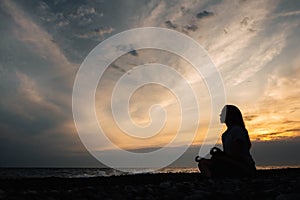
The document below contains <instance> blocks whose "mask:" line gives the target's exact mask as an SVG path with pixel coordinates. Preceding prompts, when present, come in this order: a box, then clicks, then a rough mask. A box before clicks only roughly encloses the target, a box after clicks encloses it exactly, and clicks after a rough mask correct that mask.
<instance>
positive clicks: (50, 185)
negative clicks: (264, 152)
mask: <svg viewBox="0 0 300 200" xmlns="http://www.w3.org/2000/svg"><path fill="white" fill-rule="evenodd" d="M299 188H300V168H286V169H271V170H257V173H256V174H255V176H254V177H249V178H224V179H209V178H206V177H203V176H202V175H201V174H200V173H155V174H135V175H120V176H110V177H92V178H59V177H48V178H18V179H3V178H2V179H0V199H120V198H121V199H199V198H204V199H262V198H263V199H300V191H299Z"/></svg>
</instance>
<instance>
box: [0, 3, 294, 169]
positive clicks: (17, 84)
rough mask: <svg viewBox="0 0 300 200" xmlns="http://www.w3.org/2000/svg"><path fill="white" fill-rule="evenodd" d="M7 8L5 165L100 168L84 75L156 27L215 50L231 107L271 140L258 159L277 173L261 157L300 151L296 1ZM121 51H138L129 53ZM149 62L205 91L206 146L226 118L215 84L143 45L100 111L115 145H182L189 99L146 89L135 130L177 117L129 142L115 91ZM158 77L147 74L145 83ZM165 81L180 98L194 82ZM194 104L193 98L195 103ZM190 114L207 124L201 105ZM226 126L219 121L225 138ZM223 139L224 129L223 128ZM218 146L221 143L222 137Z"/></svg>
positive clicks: (1, 128)
mask: <svg viewBox="0 0 300 200" xmlns="http://www.w3.org/2000/svg"><path fill="white" fill-rule="evenodd" d="M0 10H1V12H0V19H1V20H0V21H1V23H0V30H1V39H0V42H1V45H0V51H1V55H0V92H1V99H0V132H1V135H0V143H1V144H0V146H1V158H3V163H4V165H5V166H54V165H55V163H60V164H59V165H60V166H63V165H64V164H65V165H68V166H72V165H73V166H79V165H81V166H82V165H84V164H82V162H85V163H87V164H86V165H90V166H91V165H93V166H95V165H96V164H95V163H96V162H95V160H94V159H92V158H91V157H89V156H88V155H87V152H86V150H85V149H84V147H83V145H82V144H81V142H80V139H79V137H78V135H77V132H76V129H75V125H74V122H73V116H72V110H71V107H72V99H71V97H72V87H73V82H74V79H75V75H76V72H77V70H78V68H79V66H80V64H81V63H82V61H83V60H84V58H85V57H86V56H87V55H88V53H89V52H90V51H91V50H92V49H93V48H94V47H95V46H96V45H98V44H99V42H101V41H103V40H105V39H106V38H108V37H109V36H111V35H112V34H114V33H119V32H121V31H123V30H127V29H130V28H137V27H148V26H154V27H155V26H157V27H165V28H169V29H174V30H176V31H179V32H182V33H184V34H186V35H188V36H190V37H192V38H193V39H194V40H195V41H197V42H198V43H199V44H201V45H202V46H203V48H204V49H205V50H206V51H207V52H208V54H209V56H210V57H211V59H212V60H213V62H214V63H215V65H216V67H217V69H218V70H219V72H220V74H221V76H222V78H223V81H224V87H225V89H226V93H227V99H228V102H229V103H232V104H237V105H238V106H239V107H240V108H241V110H242V112H243V114H244V117H245V122H246V125H247V128H248V130H249V133H250V137H251V139H253V140H255V141H259V142H255V144H254V147H257V150H255V148H254V149H253V151H255V154H256V156H257V157H258V163H259V164H261V165H263V164H268V163H269V164H270V163H272V162H271V161H268V162H263V160H264V158H265V156H267V157H268V156H269V157H270V159H271V157H272V156H273V157H274V156H276V155H275V154H273V153H270V154H268V153H266V152H264V153H262V154H260V153H259V151H260V150H261V151H264V149H267V151H268V152H271V151H273V152H278V151H276V149H275V148H287V149H289V151H288V150H287V151H286V153H288V152H291V149H293V148H295V146H296V145H297V144H299V136H300V133H299V132H300V131H299V129H300V126H299V120H298V119H299V117H300V113H299V108H300V102H299V99H300V96H299V94H300V90H299V88H300V85H299V80H298V79H299V76H300V71H299V66H300V60H299V58H298V57H299V56H298V52H299V51H300V48H299V42H298V41H299V34H300V23H299V21H300V20H299V17H300V11H299V10H300V4H299V3H298V2H297V1H293V2H292V3H289V4H286V2H285V1H283V0H262V1H240V0H225V1H218V0H212V1H211V0H204V1H190V0H180V1H179V0H175V1H159V0H152V1H147V0H139V1H86V2H82V1H78V2H77V1H76V2H68V1H39V2H38V3H37V2H35V1H30V0H29V1H13V0H11V1H10V0H4V1H1V3H0ZM174 42H176V44H178V42H179V41H174ZM118 48H119V49H120V50H122V49H124V50H126V47H123V46H122V45H120V46H119V47H118ZM195 56H197V55H196V52H195ZM146 63H162V64H165V65H167V66H171V67H172V68H173V69H175V70H177V71H178V72H179V73H180V74H182V76H183V77H184V78H185V79H186V80H187V82H188V83H189V84H191V87H192V88H193V89H194V90H195V91H197V94H196V96H197V97H198V99H199V102H198V103H199V107H200V111H201V113H200V119H199V129H198V130H197V135H196V137H195V140H194V142H193V144H194V145H199V144H201V143H202V141H203V138H204V135H205V133H206V131H207V129H208V125H209V119H210V117H211V115H218V114H219V113H210V103H211V102H210V98H211V96H210V93H209V90H208V89H209V88H207V86H206V85H205V80H203V78H205V77H201V76H200V75H199V74H197V72H196V71H195V70H194V69H193V68H192V67H191V65H190V64H189V63H187V61H185V60H183V59H182V58H177V56H176V55H173V54H171V53H168V52H164V51H159V50H153V49H152V50H149V49H148V50H136V49H134V48H132V49H131V51H130V52H128V53H127V54H125V55H123V56H121V57H120V58H118V59H117V60H116V61H114V62H113V63H112V64H111V65H110V66H109V68H108V69H107V70H106V71H105V73H104V77H103V78H102V79H101V80H100V82H99V85H98V88H97V93H96V95H95V98H96V105H95V107H96V113H97V117H98V120H99V123H100V124H101V125H103V129H105V130H106V131H107V134H108V137H109V138H110V139H111V140H112V141H113V142H115V144H117V145H119V146H121V147H123V148H127V149H131V150H136V151H139V149H140V150H143V149H146V148H147V149H151V148H160V147H161V146H164V145H165V144H167V143H168V142H169V141H170V140H172V138H173V137H174V134H175V131H176V130H177V129H178V127H177V125H178V124H179V120H180V118H179V116H180V114H179V113H180V110H179V107H178V102H177V100H176V98H175V97H174V96H173V94H172V93H171V92H170V91H168V90H167V89H166V88H163V87H159V86H157V85H152V86H144V87H141V88H139V89H138V90H137V91H136V92H135V93H134V94H133V96H132V98H131V100H130V108H129V109H128V110H129V112H130V115H131V117H132V121H133V122H134V123H136V124H138V125H141V126H146V125H147V124H149V123H150V122H151V116H150V115H149V109H150V108H151V106H152V105H154V104H160V105H161V106H162V108H164V109H165V110H166V111H167V113H168V115H167V116H168V118H167V121H166V126H165V127H163V129H162V131H161V132H160V133H159V134H157V135H156V136H155V137H153V138H151V139H149V140H143V141H142V140H140V139H137V138H132V137H129V136H128V135H126V134H124V132H123V131H121V130H120V128H119V127H118V126H117V124H116V123H115V122H114V119H113V116H112V113H111V101H110V98H111V93H112V90H113V88H114V86H115V84H116V83H117V81H118V80H119V79H120V78H121V77H122V76H128V77H130V76H132V70H134V69H135V68H136V67H137V66H139V65H143V64H146ZM149 76H150V75H149V74H147V73H141V74H139V76H138V77H137V78H139V79H146V78H148V77H149ZM157 78H162V79H164V80H168V81H169V82H170V84H171V88H173V89H178V90H180V89H182V88H183V85H184V84H183V81H182V80H174V79H172V77H171V76H170V75H169V74H164V73H160V74H157ZM128 85H130V83H128ZM128 85H124V88H126V86H128ZM124 93H126V90H124ZM184 96H185V98H186V100H187V101H189V98H190V97H191V96H190V95H189V94H187V93H184ZM83 98H84V97H83ZM121 101H122V100H121V99H120V102H121ZM83 107H84V105H83ZM186 110H187V112H188V113H189V114H190V115H191V116H194V115H195V110H193V109H192V108H186ZM161 118H162V117H161ZM159 119H160V118H159ZM86 120H87V121H88V119H86ZM217 123H219V122H213V124H212V126H213V127H212V128H214V130H215V129H216V127H215V125H216V124H217ZM192 125H194V124H192V123H191V124H188V125H187V127H183V130H184V131H183V132H184V134H185V135H183V136H181V140H180V142H179V143H178V144H176V145H178V146H180V145H182V144H184V143H185V142H186V139H185V136H188V135H190V134H192V133H191V130H190V127H189V126H192ZM219 134H220V130H216V135H219ZM208 137H209V138H208V139H209V142H211V141H212V139H211V138H212V137H213V136H208ZM265 141H268V142H265ZM285 142H288V143H289V144H291V147H290V148H288V147H287V145H284V143H285ZM99 144H101V142H99ZM267 144H270V145H267ZM264 145H267V147H266V148H264V147H263V146H264ZM272 145H273V146H272ZM107 148H109V147H106V146H101V145H99V147H98V149H99V150H106V149H107ZM195 149H197V148H195ZM194 153H195V151H191V152H190V151H189V152H187V154H189V155H188V159H187V157H186V158H185V160H184V162H181V161H180V162H181V164H182V163H183V164H184V163H185V164H187V163H189V162H190V159H192V160H193V157H194ZM259 155H261V156H259ZM280 159H282V160H281V161H278V163H281V164H284V163H286V164H295V163H296V164H297V162H295V163H292V162H291V158H290V157H289V158H287V160H284V159H285V158H284V157H283V156H281V157H280ZM51 160H52V161H51ZM82 160H83V161H82ZM191 162H192V161H191ZM298 163H299V162H298ZM1 165H2V164H1Z"/></svg>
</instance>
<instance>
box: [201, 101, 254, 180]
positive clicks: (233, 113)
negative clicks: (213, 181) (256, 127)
mask: <svg viewBox="0 0 300 200" xmlns="http://www.w3.org/2000/svg"><path fill="white" fill-rule="evenodd" d="M220 121H221V123H225V124H226V126H227V130H226V131H225V132H224V133H223V134H222V143H223V150H224V151H223V152H222V151H221V150H219V149H217V148H213V149H212V151H211V154H212V157H211V159H205V158H202V159H200V160H199V163H198V167H199V169H200V171H201V173H203V174H204V175H205V176H208V177H224V176H249V175H252V174H253V173H254V172H255V170H256V169H255V162H254V160H253V158H252V156H251V154H250V148H251V142H250V138H249V135H248V131H247V129H246V128H245V124H244V121H243V117H242V114H241V111H240V110H239V109H238V108H237V107H236V106H234V105H226V106H224V108H223V109H222V112H221V114H220Z"/></svg>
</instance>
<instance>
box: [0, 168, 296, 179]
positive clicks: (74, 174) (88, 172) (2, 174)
mask: <svg viewBox="0 0 300 200" xmlns="http://www.w3.org/2000/svg"><path fill="white" fill-rule="evenodd" d="M281 168H300V166H258V167H257V169H259V170H268V169H281ZM197 172H199V170H198V168H185V167H170V168H163V169H159V170H153V169H119V170H118V169H111V168H0V179H11V178H12V179H18V178H47V177H58V178H90V177H109V176H122V175H134V174H157V173H197Z"/></svg>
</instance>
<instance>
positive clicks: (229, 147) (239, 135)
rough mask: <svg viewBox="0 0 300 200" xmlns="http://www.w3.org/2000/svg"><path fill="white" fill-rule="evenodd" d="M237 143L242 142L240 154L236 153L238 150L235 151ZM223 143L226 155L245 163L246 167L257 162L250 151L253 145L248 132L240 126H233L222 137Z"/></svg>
mask: <svg viewBox="0 0 300 200" xmlns="http://www.w3.org/2000/svg"><path fill="white" fill-rule="evenodd" d="M236 142H240V143H241V144H242V145H241V149H239V152H236V149H234V148H235V147H234V145H235V143H236ZM222 143H223V150H224V152H225V154H226V155H228V156H229V157H231V158H233V159H235V160H237V161H240V162H243V163H245V164H246V165H249V166H254V165H255V162H254V160H253V158H252V156H251V154H250V151H249V150H250V147H251V143H250V139H249V135H248V131H247V130H246V129H245V128H242V127H240V126H233V127H231V128H229V129H227V130H226V131H225V132H224V133H223V135H222Z"/></svg>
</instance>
